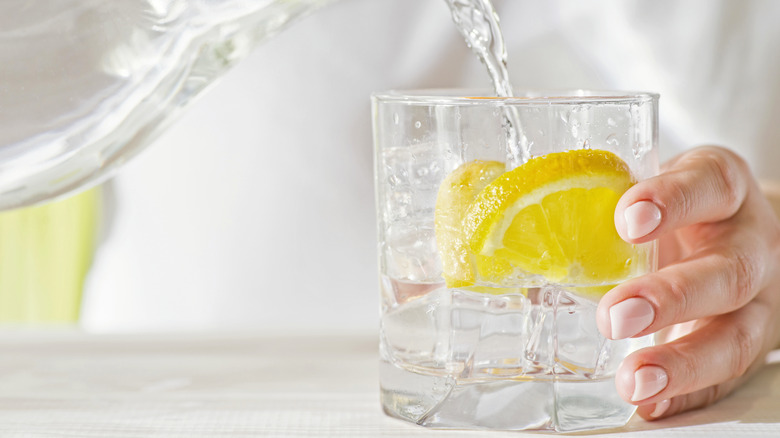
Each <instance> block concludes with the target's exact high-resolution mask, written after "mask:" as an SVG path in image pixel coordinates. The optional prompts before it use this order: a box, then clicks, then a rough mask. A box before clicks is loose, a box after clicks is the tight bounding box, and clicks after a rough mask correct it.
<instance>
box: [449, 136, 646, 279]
mask: <svg viewBox="0 0 780 438" xmlns="http://www.w3.org/2000/svg"><path fill="white" fill-rule="evenodd" d="M632 184H634V180H633V178H632V176H631V173H630V171H629V169H628V166H627V165H626V163H625V162H624V161H623V160H621V159H620V158H619V157H618V156H616V155H615V154H613V153H611V152H607V151H602V150H591V149H582V150H572V151H567V152H560V153H553V154H548V155H544V156H541V157H537V158H533V159H531V160H529V161H528V162H526V163H525V164H523V165H522V166H519V167H517V168H515V169H513V170H511V171H509V172H506V173H504V174H502V175H501V176H500V177H498V178H496V179H495V180H494V181H493V182H491V183H490V184H488V185H487V186H485V188H484V189H483V190H482V191H481V192H480V193H479V194H478V195H477V196H476V197H475V199H474V201H473V202H472V203H471V205H470V207H469V208H468V211H467V212H466V213H465V217H464V219H463V227H464V229H463V234H464V237H465V239H466V240H467V241H468V244H469V247H470V249H471V250H472V251H473V252H474V253H475V254H478V255H480V256H483V257H492V258H493V259H499V260H505V261H506V262H508V263H509V264H510V265H511V266H513V267H517V268H520V269H522V270H523V271H525V272H526V273H528V274H533V275H541V276H543V277H544V278H545V280H546V281H549V282H552V283H558V284H569V285H599V284H610V283H616V282H619V281H621V280H624V279H626V278H628V277H629V276H630V273H631V272H633V271H634V269H635V268H636V266H632V264H634V263H635V261H636V260H638V259H639V257H638V255H639V253H638V252H639V249H638V248H636V247H635V246H634V245H630V244H628V243H626V242H624V241H623V240H622V239H621V238H620V236H618V234H617V231H616V230H615V226H614V219H613V217H614V211H615V206H616V204H617V201H618V199H620V196H621V195H622V194H623V192H625V191H626V190H627V189H628V188H629V187H630V186H631V185H632ZM604 290H606V289H604ZM593 292H596V290H594V291H593Z"/></svg>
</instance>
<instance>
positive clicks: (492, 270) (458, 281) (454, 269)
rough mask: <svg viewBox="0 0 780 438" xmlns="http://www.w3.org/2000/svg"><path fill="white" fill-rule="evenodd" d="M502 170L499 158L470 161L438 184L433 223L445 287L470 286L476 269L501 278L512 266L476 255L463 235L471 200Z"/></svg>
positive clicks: (502, 165) (481, 272)
mask: <svg viewBox="0 0 780 438" xmlns="http://www.w3.org/2000/svg"><path fill="white" fill-rule="evenodd" d="M504 170H505V167H504V163H500V162H498V161H481V160H477V161H471V162H468V163H465V164H463V165H461V166H460V167H458V168H457V169H455V170H454V171H452V173H450V174H449V175H447V177H446V178H445V179H444V181H443V182H442V184H441V186H440V187H439V193H438V195H437V198H436V212H435V223H434V226H435V231H436V244H437V245H438V248H439V254H440V256H441V262H442V272H443V276H444V281H445V283H446V286H447V287H450V288H461V287H467V286H472V285H473V284H474V282H475V279H476V277H477V275H478V273H477V271H478V270H479V271H480V274H479V275H480V276H482V277H486V278H500V277H503V276H505V275H507V273H508V271H509V270H511V269H512V268H511V266H510V265H509V263H508V262H506V261H504V260H494V258H493V257H490V256H475V254H473V253H472V252H471V250H470V249H469V245H468V242H467V241H466V238H465V236H464V234H463V219H464V217H465V215H466V212H467V211H468V209H469V207H470V206H471V204H472V202H473V201H474V199H475V198H476V196H477V195H478V194H479V193H480V192H481V191H482V190H483V189H484V188H485V187H487V186H488V184H490V183H491V182H492V181H493V180H495V179H496V178H498V176H499V175H501V174H502V173H504ZM488 289H489V288H488ZM480 291H481V292H484V291H482V290H480Z"/></svg>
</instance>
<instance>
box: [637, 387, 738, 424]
mask: <svg viewBox="0 0 780 438" xmlns="http://www.w3.org/2000/svg"><path fill="white" fill-rule="evenodd" d="M741 380H742V379H736V380H729V381H728V382H724V383H721V384H720V385H713V386H710V387H707V388H704V389H701V390H699V391H694V392H692V393H690V394H683V395H679V396H677V397H674V398H671V399H665V400H661V401H659V402H657V403H650V404H647V405H643V406H640V407H639V408H638V409H637V411H636V412H637V414H639V416H640V417H642V418H644V419H645V420H650V421H652V420H660V419H662V418H666V417H671V416H673V415H677V414H680V413H683V412H686V411H691V410H694V409H699V408H703V407H705V406H709V405H711V404H713V403H715V402H716V401H718V400H720V399H722V398H724V397H726V396H727V395H729V394H730V393H731V392H732V391H734V389H736V388H737V387H738V386H739V383H740V381H741Z"/></svg>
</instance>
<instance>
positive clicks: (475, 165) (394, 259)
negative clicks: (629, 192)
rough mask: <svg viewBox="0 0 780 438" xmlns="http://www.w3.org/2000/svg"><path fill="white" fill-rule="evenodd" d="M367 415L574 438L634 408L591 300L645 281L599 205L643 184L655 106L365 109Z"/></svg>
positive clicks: (609, 212) (437, 102)
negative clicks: (372, 261) (372, 196)
mask: <svg viewBox="0 0 780 438" xmlns="http://www.w3.org/2000/svg"><path fill="white" fill-rule="evenodd" d="M372 104H373V124H374V143H375V183H376V200H377V217H378V234H379V236H378V237H379V266H380V283H381V332H380V333H381V334H380V336H381V343H380V354H381V367H380V380H381V382H380V384H381V398H382V405H383V408H384V410H385V412H387V413H388V414H389V415H391V416H394V417H398V418H401V419H404V420H407V421H410V422H413V423H417V424H420V425H423V426H430V427H437V428H466V429H472V428H491V429H509V430H518V429H523V430H555V431H575V430H583V429H597V428H609V427H619V426H622V425H624V424H625V423H626V422H627V421H628V419H629V418H630V416H631V415H632V414H633V412H634V407H633V406H631V405H629V404H627V403H626V402H624V401H622V400H621V399H620V397H619V396H618V394H617V392H616V390H615V384H614V375H615V371H616V369H617V367H618V365H619V364H620V362H621V361H622V360H623V358H625V356H626V355H628V354H629V353H630V352H632V351H634V350H637V349H639V348H643V347H645V346H649V345H651V344H652V339H651V338H650V337H643V338H636V339H628V340H620V341H610V340H607V339H605V338H604V337H602V336H601V335H600V334H599V331H598V330H597V327H596V320H595V319H596V318H595V317H596V315H595V312H596V306H597V304H598V300H599V299H600V297H601V296H603V294H604V293H606V291H608V290H609V289H610V288H611V287H613V286H614V285H615V284H619V283H620V282H622V281H625V280H626V279H629V278H632V277H636V276H639V275H642V274H644V273H647V272H649V271H651V270H654V269H655V268H656V263H657V262H656V245H655V244H654V243H649V244H643V245H630V244H628V243H625V242H623V241H622V240H621V239H620V238H619V236H618V235H617V232H616V230H615V225H614V218H613V217H614V208H615V204H616V202H617V200H618V199H619V197H620V195H622V193H623V192H624V191H625V190H626V189H627V188H628V187H630V185H631V184H633V183H635V182H636V181H639V180H642V179H645V178H648V177H650V176H653V175H655V174H657V172H658V157H657V147H656V145H657V137H658V134H657V130H658V128H657V108H658V96H657V95H654V94H650V93H619V92H594V91H573V92H565V93H562V92H554V93H543V92H534V93H524V94H522V95H521V97H513V98H496V97H488V96H487V95H485V94H482V93H479V92H475V91H468V90H424V91H414V92H387V93H378V94H374V95H373V96H372Z"/></svg>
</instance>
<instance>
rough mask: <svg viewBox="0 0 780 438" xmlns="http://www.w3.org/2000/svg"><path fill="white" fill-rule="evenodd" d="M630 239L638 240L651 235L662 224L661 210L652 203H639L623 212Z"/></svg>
mask: <svg viewBox="0 0 780 438" xmlns="http://www.w3.org/2000/svg"><path fill="white" fill-rule="evenodd" d="M623 217H624V218H625V219H626V229H627V231H628V237H629V238H631V239H638V238H640V237H644V236H646V235H648V234H650V233H651V232H652V231H653V230H655V229H656V228H658V224H660V223H661V209H659V208H658V206H657V205H655V204H653V203H652V202H650V201H639V202H637V203H635V204H632V205H630V206H628V208H626V210H625V211H624V212H623Z"/></svg>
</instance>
